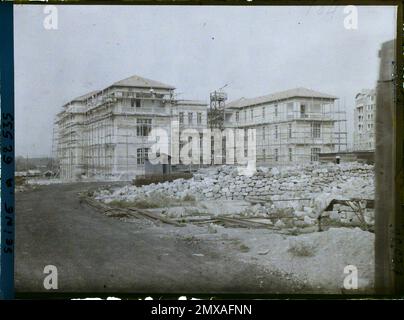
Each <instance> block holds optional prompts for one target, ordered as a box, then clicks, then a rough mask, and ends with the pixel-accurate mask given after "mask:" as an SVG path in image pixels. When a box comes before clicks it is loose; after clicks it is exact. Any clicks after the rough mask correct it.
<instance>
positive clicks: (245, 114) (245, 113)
mask: <svg viewBox="0 0 404 320" xmlns="http://www.w3.org/2000/svg"><path fill="white" fill-rule="evenodd" d="M244 121H246V122H247V110H244Z"/></svg>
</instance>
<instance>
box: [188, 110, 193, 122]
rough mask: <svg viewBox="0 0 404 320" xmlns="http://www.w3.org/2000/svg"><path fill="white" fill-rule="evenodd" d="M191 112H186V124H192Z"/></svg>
mask: <svg viewBox="0 0 404 320" xmlns="http://www.w3.org/2000/svg"><path fill="white" fill-rule="evenodd" d="M193 116H194V115H193V113H192V112H188V124H192V118H193Z"/></svg>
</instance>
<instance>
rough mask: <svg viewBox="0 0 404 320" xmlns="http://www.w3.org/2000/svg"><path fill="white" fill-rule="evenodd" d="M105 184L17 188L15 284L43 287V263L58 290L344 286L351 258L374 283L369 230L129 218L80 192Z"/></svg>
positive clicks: (362, 286) (321, 289)
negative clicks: (306, 231)
mask: <svg viewBox="0 0 404 320" xmlns="http://www.w3.org/2000/svg"><path fill="white" fill-rule="evenodd" d="M105 185H106V184H105V183H72V184H54V185H42V186H36V187H35V188H34V189H28V190H26V191H24V192H19V193H17V194H16V217H17V224H16V226H17V230H16V240H17V242H16V243H17V244H16V271H15V278H16V281H15V287H16V291H17V292H46V291H47V290H45V289H44V286H43V280H44V278H45V276H46V275H45V274H44V273H43V271H44V267H45V266H46V265H55V266H56V267H57V268H58V276H59V289H58V290H57V291H58V292H109V293H113V292H131V293H150V294H153V293H163V292H166V293H167V292H169V293H178V294H188V295H189V294H192V293H212V294H214V293H237V292H243V293H288V294H290V293H341V292H345V291H344V289H341V288H342V283H343V279H344V277H345V276H346V275H344V273H343V268H344V266H345V265H348V264H353V265H356V266H357V267H358V269H359V290H358V291H357V292H371V291H372V285H373V240H374V238H373V234H371V233H368V232H366V233H363V232H364V231H361V230H357V229H344V228H339V229H331V230H328V231H327V232H322V233H313V234H310V235H301V236H297V237H291V236H285V235H281V234H277V233H275V232H274V231H271V230H267V229H259V230H254V229H244V228H224V227H221V226H217V225H204V226H195V225H190V224H189V225H187V226H185V227H176V226H171V225H167V224H160V225H155V224H153V223H151V222H150V221H147V220H139V219H132V220H130V221H127V220H126V221H125V220H122V219H117V218H112V217H107V216H105V215H104V214H102V213H100V212H98V211H96V210H95V209H93V208H90V207H89V206H87V205H86V204H84V203H81V201H80V197H79V193H80V192H84V191H87V190H91V189H94V188H100V187H104V186H105ZM358 239H359V240H358ZM364 252H365V253H366V254H363V253H364ZM348 293H355V292H348Z"/></svg>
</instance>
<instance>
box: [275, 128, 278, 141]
mask: <svg viewBox="0 0 404 320" xmlns="http://www.w3.org/2000/svg"><path fill="white" fill-rule="evenodd" d="M275 139H278V126H277V125H276V126H275Z"/></svg>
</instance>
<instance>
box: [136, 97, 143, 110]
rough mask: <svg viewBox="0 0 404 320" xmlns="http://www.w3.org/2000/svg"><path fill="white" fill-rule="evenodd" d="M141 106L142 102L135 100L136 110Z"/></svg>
mask: <svg viewBox="0 0 404 320" xmlns="http://www.w3.org/2000/svg"><path fill="white" fill-rule="evenodd" d="M141 106H142V100H140V99H136V108H140V107H141Z"/></svg>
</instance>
